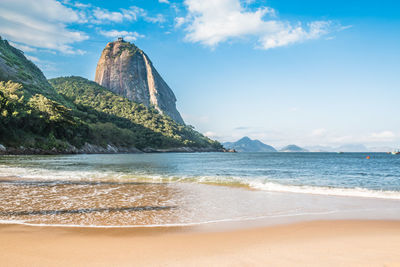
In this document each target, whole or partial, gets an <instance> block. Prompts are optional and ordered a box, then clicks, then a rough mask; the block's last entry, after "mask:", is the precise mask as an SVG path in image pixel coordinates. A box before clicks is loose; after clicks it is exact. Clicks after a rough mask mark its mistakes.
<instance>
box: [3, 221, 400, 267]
mask: <svg viewBox="0 0 400 267" xmlns="http://www.w3.org/2000/svg"><path fill="white" fill-rule="evenodd" d="M0 262H1V265H2V266H267V265H269V266H400V221H365V220H364V221H355V220H347V221H313V222H302V223H295V224H289V225H278V226H269V227H259V228H252V229H236V230H229V231H212V232H210V231H206V232H204V231H197V230H196V229H193V228H147V229H144V228H136V229H134V228H78V227H76V228H73V227H72V228H67V227H32V226H23V225H0Z"/></svg>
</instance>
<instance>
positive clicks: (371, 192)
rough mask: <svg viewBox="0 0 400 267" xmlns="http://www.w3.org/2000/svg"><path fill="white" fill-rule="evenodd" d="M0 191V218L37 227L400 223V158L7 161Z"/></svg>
mask: <svg viewBox="0 0 400 267" xmlns="http://www.w3.org/2000/svg"><path fill="white" fill-rule="evenodd" d="M367 156H370V159H367V158H366V157H367ZM0 193H1V198H0V222H1V223H24V224H31V225H64V226H92V227H94V226H97V227H135V226H140V227H143V226H175V225H201V224H207V223H216V222H229V221H252V220H263V221H264V222H273V221H277V220H283V219H284V218H286V219H288V218H290V219H293V218H297V219H299V218H309V219H325V218H353V219H362V218H369V219H400V156H398V155H391V154H385V153H368V154H367V153H344V154H337V153H164V154H116V155H57V156H2V157H0Z"/></svg>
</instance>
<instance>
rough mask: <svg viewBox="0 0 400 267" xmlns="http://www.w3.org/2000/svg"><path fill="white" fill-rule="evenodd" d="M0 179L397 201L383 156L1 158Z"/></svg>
mask: <svg viewBox="0 0 400 267" xmlns="http://www.w3.org/2000/svg"><path fill="white" fill-rule="evenodd" d="M367 156H370V157H371V159H366V157H367ZM0 175H1V176H8V175H16V176H19V177H23V178H35V177H37V178H44V179H45V178H49V179H51V178H68V179H81V178H85V179H97V178H102V177H103V178H113V179H138V178H143V179H149V180H157V181H159V180H163V181H186V182H195V183H196V182H197V183H217V184H241V185H248V186H250V187H254V188H258V189H266V190H283V191H286V190H289V191H290V190H291V189H290V187H291V186H292V187H293V190H297V191H298V190H300V187H303V188H304V190H306V189H308V190H312V189H315V190H319V189H332V190H333V189H349V191H348V194H352V193H353V194H356V195H357V194H358V193H357V192H358V191H359V192H366V191H371V192H370V193H371V196H378V197H379V196H381V197H390V196H392V197H396V196H400V156H399V155H391V154H386V153H368V154H367V153H344V154H337V153H190V154H185V153H168V154H118V155H68V156H4V157H1V158H0ZM274 185H275V186H276V188H274ZM351 190H352V191H351ZM315 192H317V191H315ZM337 192H338V194H339V192H340V190H338V191H337ZM321 193H324V192H322V191H321ZM326 193H327V192H326ZM331 193H332V194H334V191H331ZM385 193H387V194H385ZM364 195H365V196H368V195H367V193H365V194H364Z"/></svg>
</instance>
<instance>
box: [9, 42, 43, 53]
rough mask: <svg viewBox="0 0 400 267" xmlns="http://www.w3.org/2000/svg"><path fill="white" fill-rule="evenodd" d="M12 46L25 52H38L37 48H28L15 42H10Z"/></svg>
mask: <svg viewBox="0 0 400 267" xmlns="http://www.w3.org/2000/svg"><path fill="white" fill-rule="evenodd" d="M10 44H11V45H12V46H14V47H16V48H18V49H19V50H22V51H23V52H36V51H37V49H36V48H33V47H30V46H27V45H22V44H17V43H14V42H10Z"/></svg>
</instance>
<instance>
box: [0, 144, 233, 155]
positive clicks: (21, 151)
mask: <svg viewBox="0 0 400 267" xmlns="http://www.w3.org/2000/svg"><path fill="white" fill-rule="evenodd" d="M197 152H224V153H227V152H231V151H228V150H225V149H214V148H200V147H174V148H144V149H142V150H140V149H137V148H135V147H130V148H127V147H116V146H112V145H108V146H107V147H101V146H97V145H90V144H87V145H85V146H84V147H82V148H81V149H77V148H75V147H73V148H70V149H66V150H59V149H55V148H53V149H40V148H24V147H22V148H15V147H7V148H5V147H4V146H2V145H1V144H0V156H5V155H11V156H12V155H15V156H18V155H82V154H146V153H197Z"/></svg>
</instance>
